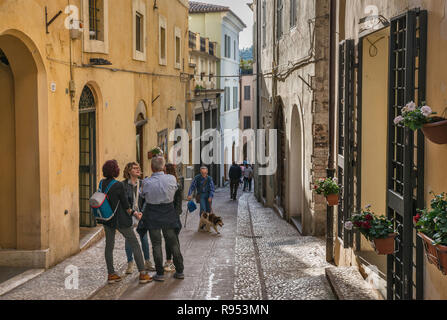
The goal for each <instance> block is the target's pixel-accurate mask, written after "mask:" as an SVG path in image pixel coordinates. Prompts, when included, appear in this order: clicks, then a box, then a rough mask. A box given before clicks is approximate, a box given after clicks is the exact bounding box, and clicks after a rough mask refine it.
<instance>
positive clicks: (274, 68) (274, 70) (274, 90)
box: [266, 0, 282, 204]
mask: <svg viewBox="0 0 447 320" xmlns="http://www.w3.org/2000/svg"><path fill="white" fill-rule="evenodd" d="M277 10H278V0H274V1H273V10H272V15H273V19H272V21H273V26H272V31H273V37H272V40H273V41H272V49H273V50H272V53H273V59H272V110H271V111H272V114H273V115H274V114H275V107H276V93H277V75H276V73H277V71H278V70H277V66H278V60H277V59H278V56H277V55H278V52H277V47H278V46H277V45H276V40H277V39H276V32H277V30H276V12H277ZM272 121H275V119H272ZM272 125H273V123H272V122H271V123H270V127H271V126H272ZM270 144H271V143H270V141H269V143H268V144H267V145H270ZM269 149H270V147H269ZM269 152H270V150H269ZM280 161H282V160H280ZM269 178H270V179H269V180H270V181H272V179H273V176H269ZM266 181H267V179H266ZM272 189H273V190H272V192H274V190H275V187H273V188H272ZM269 200H270V199H269V197H268V193H267V203H269ZM274 201H275V195H274V194H273V198H272V202H274ZM269 204H270V203H269ZM271 204H273V203H271Z"/></svg>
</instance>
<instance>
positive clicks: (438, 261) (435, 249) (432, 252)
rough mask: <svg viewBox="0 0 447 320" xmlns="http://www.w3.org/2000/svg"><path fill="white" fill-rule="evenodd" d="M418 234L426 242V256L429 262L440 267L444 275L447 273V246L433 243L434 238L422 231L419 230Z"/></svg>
mask: <svg viewBox="0 0 447 320" xmlns="http://www.w3.org/2000/svg"><path fill="white" fill-rule="evenodd" d="M418 236H419V237H420V238H421V239H422V241H423V243H424V248H425V256H426V257H427V260H428V262H430V263H431V264H434V265H435V266H436V267H438V269H439V270H440V271H441V272H442V274H443V275H447V246H443V245H440V244H436V245H435V244H433V240H432V239H431V238H429V237H427V236H426V235H425V234H423V233H422V232H418Z"/></svg>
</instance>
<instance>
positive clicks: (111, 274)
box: [92, 160, 152, 283]
mask: <svg viewBox="0 0 447 320" xmlns="http://www.w3.org/2000/svg"><path fill="white" fill-rule="evenodd" d="M102 172H103V175H104V178H105V179H103V180H101V182H100V184H99V190H98V194H105V195H106V196H105V198H104V201H103V203H100V205H99V206H97V207H94V206H92V207H93V208H94V209H96V208H97V210H96V211H95V210H94V212H95V216H96V217H97V220H98V223H100V224H103V226H104V232H105V237H106V248H105V260H106V264H107V271H108V279H107V281H108V283H115V282H119V281H121V277H120V276H118V275H117V274H116V273H115V269H114V266H113V249H114V247H115V233H116V230H118V231H119V232H120V233H121V234H122V235H123V236H124V238H125V239H126V242H127V243H128V244H129V245H130V247H131V248H132V252H133V255H134V257H135V261H136V264H137V267H138V271H140V278H139V282H140V283H148V282H151V281H152V277H151V276H150V275H149V274H147V272H146V271H145V266H144V261H143V255H142V253H141V247H140V244H139V243H138V240H137V237H136V235H135V232H134V231H133V228H132V224H133V222H132V216H134V217H136V218H137V219H138V220H141V217H142V214H141V212H137V211H135V210H133V209H132V207H131V205H130V204H129V201H128V199H127V196H126V192H125V190H124V186H123V184H122V183H120V182H118V181H117V180H116V178H117V177H118V176H119V173H120V168H119V166H118V162H117V161H116V160H109V161H107V162H106V163H105V164H104V166H103V167H102ZM94 196H95V195H94ZM92 198H93V197H92ZM104 203H106V204H107V207H108V208H111V209H112V210H113V214H112V215H111V216H110V217H103V216H102V214H103V213H104V212H106V211H107V210H101V209H102V208H104ZM98 216H99V217H98Z"/></svg>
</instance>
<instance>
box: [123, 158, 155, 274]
mask: <svg viewBox="0 0 447 320" xmlns="http://www.w3.org/2000/svg"><path fill="white" fill-rule="evenodd" d="M123 176H124V180H123V182H122V184H123V186H124V191H125V193H126V196H127V200H128V201H129V204H130V205H131V206H132V209H133V210H135V211H138V212H141V211H142V209H143V205H144V198H143V197H140V196H139V195H140V191H141V181H140V176H141V168H140V165H139V164H138V163H136V162H131V163H128V164H127V165H126V167H125V168H124V174H123ZM142 224H143V222H142V221H141V220H140V222H139V223H138V226H139V227H140V228H141V227H142ZM140 240H141V248H142V249H143V256H144V260H145V263H144V266H145V268H146V270H148V271H155V268H154V266H153V265H152V262H151V260H150V254H149V239H148V234H147V230H146V232H144V233H141V234H140ZM125 250H126V256H127V270H126V274H131V273H133V270H134V266H135V262H134V259H133V253H132V247H131V246H130V243H129V241H127V240H126V242H125Z"/></svg>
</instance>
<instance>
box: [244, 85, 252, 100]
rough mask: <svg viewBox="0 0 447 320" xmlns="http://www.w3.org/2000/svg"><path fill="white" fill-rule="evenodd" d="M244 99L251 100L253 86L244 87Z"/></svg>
mask: <svg viewBox="0 0 447 320" xmlns="http://www.w3.org/2000/svg"><path fill="white" fill-rule="evenodd" d="M244 99H245V100H251V86H245V87H244Z"/></svg>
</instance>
